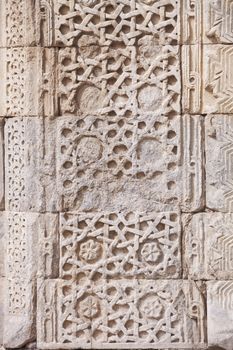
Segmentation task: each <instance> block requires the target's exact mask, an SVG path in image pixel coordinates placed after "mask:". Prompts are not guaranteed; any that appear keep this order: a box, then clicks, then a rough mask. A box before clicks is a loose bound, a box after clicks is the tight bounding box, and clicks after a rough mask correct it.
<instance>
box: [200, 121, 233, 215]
mask: <svg viewBox="0 0 233 350" xmlns="http://www.w3.org/2000/svg"><path fill="white" fill-rule="evenodd" d="M205 126H206V127H205V134H206V137H205V139H206V204H207V207H208V208H210V209H213V210H218V211H223V212H228V211H229V212H232V211H233V204H232V185H231V183H232V180H231V179H232V170H231V169H232V166H231V149H232V141H231V140H232V135H233V116H232V115H219V116H214V115H211V116H208V117H207V118H206V119H205ZM213 150H214V152H213Z"/></svg>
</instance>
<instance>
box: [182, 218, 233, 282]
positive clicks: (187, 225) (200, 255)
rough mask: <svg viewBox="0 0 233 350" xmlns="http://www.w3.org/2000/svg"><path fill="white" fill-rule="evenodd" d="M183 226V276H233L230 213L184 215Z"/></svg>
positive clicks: (226, 278)
mask: <svg viewBox="0 0 233 350" xmlns="http://www.w3.org/2000/svg"><path fill="white" fill-rule="evenodd" d="M183 226H184V231H185V239H184V241H183V243H184V247H183V249H184V251H185V264H186V266H185V275H186V277H191V278H193V279H195V280H200V279H207V280H211V279H220V280H221V279H222V280H229V279H233V268H232V266H233V257H232V248H231V245H232V241H233V234H232V227H233V216H232V214H222V213H200V214H195V215H193V216H192V217H191V216H190V215H187V216H185V217H184V219H183Z"/></svg>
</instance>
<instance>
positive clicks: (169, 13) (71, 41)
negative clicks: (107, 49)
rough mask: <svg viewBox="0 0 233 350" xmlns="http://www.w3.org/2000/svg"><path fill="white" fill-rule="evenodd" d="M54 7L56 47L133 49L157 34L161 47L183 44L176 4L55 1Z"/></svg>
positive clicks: (120, 0) (170, 0) (143, 0)
mask: <svg viewBox="0 0 233 350" xmlns="http://www.w3.org/2000/svg"><path fill="white" fill-rule="evenodd" d="M53 4H54V19H55V44H56V45H59V46H61V45H62V46H79V47H80V46H89V45H90V44H91V43H94V42H97V43H98V45H100V46H114V45H118V44H123V45H125V46H127V47H129V46H131V45H135V44H137V41H138V39H139V38H141V37H143V36H144V35H147V34H153V35H154V37H155V38H156V43H157V44H159V45H165V44H172V45H175V44H177V43H178V42H179V21H180V13H179V7H180V6H179V1H176V0H174V1H173V0H166V1H161V0H159V1H153V0H136V1H123V0H116V1H114V2H113V1H109V0H108V1H101V2H99V1H95V0H90V1H89V0H81V1H78V0H75V1H66V2H64V1H63V0H54V2H53ZM93 38H94V39H93ZM93 40H94V41H93Z"/></svg>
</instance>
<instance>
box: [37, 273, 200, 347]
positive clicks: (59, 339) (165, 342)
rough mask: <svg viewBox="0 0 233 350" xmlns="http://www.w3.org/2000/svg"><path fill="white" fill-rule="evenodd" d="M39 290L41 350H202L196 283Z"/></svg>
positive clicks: (57, 283)
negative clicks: (66, 349)
mask: <svg viewBox="0 0 233 350" xmlns="http://www.w3.org/2000/svg"><path fill="white" fill-rule="evenodd" d="M38 285H39V303H40V305H41V307H40V308H39V309H38V347H39V348H40V349H61V348H62V349H65V348H69V349H77V348H79V347H82V348H84V349H90V348H92V349H103V348H104V349H126V348H127V349H139V348H140V349H143V348H144V349H148V348H149V349H161V348H163V349H164V348H170V347H171V348H173V349H174V348H176V349H177V348H181V349H182V348H185V349H193V348H195V349H197V348H199V349H202V348H206V334H205V321H204V317H205V307H204V299H203V298H204V294H203V290H202V288H203V286H202V285H201V284H200V283H199V284H197V285H196V284H195V283H194V282H189V281H181V280H176V281H172V282H171V281H167V280H163V281H154V280H147V281H146V280H135V279H132V280H125V279H109V280H103V279H100V280H98V281H95V282H93V281H90V280H86V279H85V278H83V279H82V280H80V281H79V283H73V282H72V281H71V280H70V281H67V280H61V279H57V280H56V279H55V280H46V281H39V282H38ZM44 310H46V312H45V311H44ZM58 315H59V316H58Z"/></svg>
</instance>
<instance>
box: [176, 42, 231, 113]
mask: <svg viewBox="0 0 233 350" xmlns="http://www.w3.org/2000/svg"><path fill="white" fill-rule="evenodd" d="M232 53H233V48H232V46H231V45H220V44H216V45H184V46H182V62H183V65H182V67H183V75H182V76H183V78H182V79H183V94H182V111H183V112H185V113H191V114H198V113H201V114H210V113H216V114H221V113H225V114H230V113H232V112H233V107H232V103H231V85H232V81H233V80H232V79H233V78H232V73H231V66H232V63H233V55H232Z"/></svg>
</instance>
